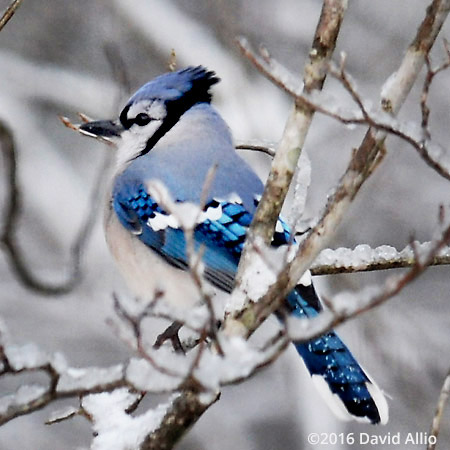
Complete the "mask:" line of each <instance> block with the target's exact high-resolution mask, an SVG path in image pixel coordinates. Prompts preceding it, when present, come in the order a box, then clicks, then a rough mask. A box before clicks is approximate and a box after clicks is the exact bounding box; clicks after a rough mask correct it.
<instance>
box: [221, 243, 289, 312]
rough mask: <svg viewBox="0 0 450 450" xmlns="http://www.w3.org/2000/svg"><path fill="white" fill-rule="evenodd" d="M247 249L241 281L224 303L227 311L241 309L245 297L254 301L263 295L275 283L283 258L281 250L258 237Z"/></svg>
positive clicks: (245, 299)
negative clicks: (247, 256) (245, 264)
mask: <svg viewBox="0 0 450 450" xmlns="http://www.w3.org/2000/svg"><path fill="white" fill-rule="evenodd" d="M249 250H250V252H251V253H250V255H249V258H248V259H247V263H248V264H247V266H246V267H245V270H244V273H243V275H242V279H241V283H240V285H239V286H238V287H237V288H236V289H235V290H234V291H233V294H232V295H231V296H230V298H229V300H228V302H227V304H226V311H228V312H232V311H237V310H239V309H242V308H243V307H244V305H245V302H246V301H247V299H250V300H252V301H254V302H256V301H258V300H259V299H260V298H261V297H262V296H264V294H265V293H266V292H267V290H268V288H269V287H270V286H271V285H272V284H273V283H275V281H276V279H277V275H278V273H279V271H280V269H281V267H282V262H283V258H285V254H284V253H283V252H280V251H277V250H276V249H273V248H270V247H268V246H267V245H266V244H265V243H264V241H263V240H262V239H261V238H260V237H256V238H255V240H254V242H253V243H252V247H251V248H250V249H249Z"/></svg>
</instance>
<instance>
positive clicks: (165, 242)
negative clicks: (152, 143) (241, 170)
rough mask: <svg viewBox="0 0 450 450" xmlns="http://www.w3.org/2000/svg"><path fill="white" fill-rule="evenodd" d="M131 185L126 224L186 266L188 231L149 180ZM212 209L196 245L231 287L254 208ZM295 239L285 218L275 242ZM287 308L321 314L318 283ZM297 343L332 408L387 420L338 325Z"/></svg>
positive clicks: (210, 272) (119, 196)
mask: <svg viewBox="0 0 450 450" xmlns="http://www.w3.org/2000/svg"><path fill="white" fill-rule="evenodd" d="M129 189H130V188H129V186H128V188H127V189H126V190H123V191H119V192H118V193H116V194H115V196H114V199H113V207H114V210H115V212H116V214H117V216H118V217H119V219H120V221H121V223H122V224H123V226H124V227H126V228H127V229H128V230H129V231H130V232H132V233H134V234H136V236H138V238H139V239H140V240H141V241H142V242H143V243H144V244H145V245H147V246H148V247H150V248H151V249H152V250H153V251H155V252H157V253H158V254H160V255H161V257H162V258H164V259H165V260H166V261H167V262H168V263H170V264H172V265H174V266H176V267H179V268H181V269H186V267H187V259H186V241H185V236H184V232H183V231H182V230H181V229H179V228H176V227H172V226H170V217H169V215H168V214H167V213H166V212H165V211H164V210H163V209H162V208H160V207H159V206H158V204H157V203H156V202H155V201H154V200H153V199H152V198H151V197H150V196H149V194H148V193H147V191H146V189H145V187H144V186H143V185H139V186H137V187H136V188H131V191H130V190H129ZM178 201H182V199H178ZM256 204H257V201H256V200H255V206H256ZM209 209H212V210H216V213H217V212H220V211H221V214H214V217H217V218H215V219H210V218H207V219H205V220H204V221H203V222H201V223H199V224H198V225H197V226H196V228H195V230H194V241H195V246H196V247H197V249H198V248H200V246H203V247H204V253H203V262H204V264H205V273H204V275H205V278H206V279H208V280H209V281H210V282H211V283H213V284H214V285H215V286H217V287H218V288H220V289H222V290H224V291H227V292H231V291H232V289H233V284H234V276H235V273H236V270H237V266H238V263H239V258H240V255H241V252H242V249H243V246H244V241H245V235H246V231H247V228H248V226H249V225H250V223H251V221H252V214H251V213H250V212H249V211H248V210H247V209H246V208H245V207H244V205H242V204H241V203H233V202H229V201H222V200H215V199H210V201H209V202H208V203H207V204H206V205H205V208H204V211H208V210H209ZM206 216H208V215H206ZM211 216H212V215H211ZM290 240H291V233H290V230H289V227H288V226H287V224H286V223H285V222H284V221H283V220H282V219H279V225H278V226H277V230H276V232H275V234H274V237H273V241H272V245H273V246H275V247H278V246H282V245H286V244H288V243H289V242H290ZM286 308H287V309H288V311H289V313H290V314H292V315H294V316H297V317H314V316H317V315H318V314H319V312H320V310H321V304H320V301H319V298H318V296H317V294H316V293H315V290H314V287H313V285H312V284H310V285H307V286H304V285H301V284H299V285H298V286H297V287H296V288H295V289H294V290H293V291H292V292H291V293H290V294H289V295H288V297H287V298H286ZM280 317H281V316H280ZM294 345H295V347H296V349H297V351H298V353H299V354H300V355H301V356H302V358H303V360H304V362H305V365H306V367H307V368H308V370H309V372H310V373H311V375H312V377H313V380H315V381H320V382H321V383H319V387H320V386H322V387H323V385H325V386H326V387H327V389H326V394H324V395H326V396H328V398H327V400H328V403H329V404H330V407H331V409H333V410H334V411H335V412H336V413H337V414H338V415H340V416H341V417H343V418H349V417H353V418H356V419H357V420H361V421H367V422H371V423H379V422H386V421H387V405H386V401H385V399H384V397H383V394H382V393H381V391H379V389H378V387H377V386H376V385H374V384H373V382H372V381H371V380H370V378H369V377H368V376H367V374H366V373H365V372H364V370H363V369H362V368H361V367H360V366H359V364H358V363H357V361H356V360H355V358H354V357H353V355H352V354H351V352H350V351H349V350H348V348H347V347H346V346H345V344H344V343H343V342H342V341H341V339H340V338H339V337H338V336H337V335H336V333H335V332H334V331H330V332H328V333H326V334H324V335H323V336H320V337H319V338H317V339H313V340H311V341H309V342H302V343H296V342H294ZM323 382H324V383H323ZM321 391H322V392H324V390H323V389H322V390H321Z"/></svg>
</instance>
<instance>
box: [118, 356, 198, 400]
mask: <svg viewBox="0 0 450 450" xmlns="http://www.w3.org/2000/svg"><path fill="white" fill-rule="evenodd" d="M162 351H163V349H162V348H161V349H159V350H158V352H162ZM191 353H193V352H191ZM173 356H176V355H174V354H173V352H172V353H171V354H169V358H170V359H173V358H172V357H173ZM176 362H177V370H178V372H180V376H175V375H172V374H168V373H166V372H164V371H162V370H159V369H158V368H156V367H154V366H152V365H151V364H150V363H149V362H148V361H146V360H145V359H142V358H132V359H131V360H130V362H129V364H128V367H127V370H126V379H127V381H128V382H129V383H131V384H132V385H133V386H134V387H136V388H137V389H140V390H143V391H147V392H168V391H173V390H175V389H177V388H178V387H179V386H180V384H181V383H182V382H183V380H184V377H183V376H182V374H183V370H182V369H183V367H184V373H185V374H187V372H188V367H189V365H188V362H189V360H184V361H180V358H178V359H176ZM166 363H168V361H165V362H164V364H166ZM172 366H173V364H172ZM163 367H165V366H163Z"/></svg>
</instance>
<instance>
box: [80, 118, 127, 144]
mask: <svg viewBox="0 0 450 450" xmlns="http://www.w3.org/2000/svg"><path fill="white" fill-rule="evenodd" d="M78 129H79V131H80V132H81V133H83V134H85V135H86V136H91V137H103V138H106V139H111V140H113V139H114V138H118V137H120V135H121V133H122V131H123V130H124V128H123V126H122V124H121V123H120V122H119V121H118V120H94V121H93V122H86V123H83V124H82V125H80V127H79V128H78Z"/></svg>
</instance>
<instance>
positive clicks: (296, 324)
mask: <svg viewBox="0 0 450 450" xmlns="http://www.w3.org/2000/svg"><path fill="white" fill-rule="evenodd" d="M449 242H450V226H449V227H448V228H447V229H446V230H445V231H444V233H443V235H442V237H441V239H439V240H437V241H436V242H433V243H432V244H431V246H430V248H427V249H425V251H423V249H418V248H415V247H414V246H413V249H414V253H415V257H414V261H415V264H414V265H413V266H412V267H411V268H410V269H409V270H408V271H407V272H406V273H404V274H403V275H400V276H397V275H393V276H391V277H388V278H387V279H386V281H385V282H384V285H383V286H382V287H381V288H379V287H376V288H369V289H366V292H365V293H364V292H363V293H362V294H356V295H351V294H348V293H346V294H343V297H345V301H343V302H342V303H343V304H342V305H339V304H338V302H333V301H328V302H327V305H328V306H329V310H325V311H323V312H321V313H320V314H319V316H318V317H316V318H313V319H299V318H296V317H289V318H288V319H287V323H288V334H289V336H290V338H291V339H292V340H295V341H308V340H310V339H312V338H314V337H316V336H320V335H322V334H323V333H325V332H327V331H329V330H330V329H332V328H334V327H336V326H337V325H340V324H342V323H343V322H346V321H348V320H349V319H352V318H354V317H356V316H358V315H360V314H362V313H364V312H366V311H369V310H370V309H373V308H375V307H377V306H379V305H381V304H382V303H384V302H386V301H387V300H389V299H390V298H392V297H393V296H395V295H397V294H398V293H399V292H400V291H401V290H402V289H403V288H405V287H406V286H407V285H408V284H410V283H411V282H412V281H414V280H415V279H417V278H418V277H419V276H420V275H422V273H423V272H424V271H425V270H426V269H427V268H428V267H429V266H430V264H431V263H432V262H433V261H434V259H435V258H436V256H437V255H438V254H439V252H440V251H441V250H442V249H443V248H445V247H446V246H447V245H448V243H449ZM352 297H353V301H351V302H350V301H349V298H352Z"/></svg>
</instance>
